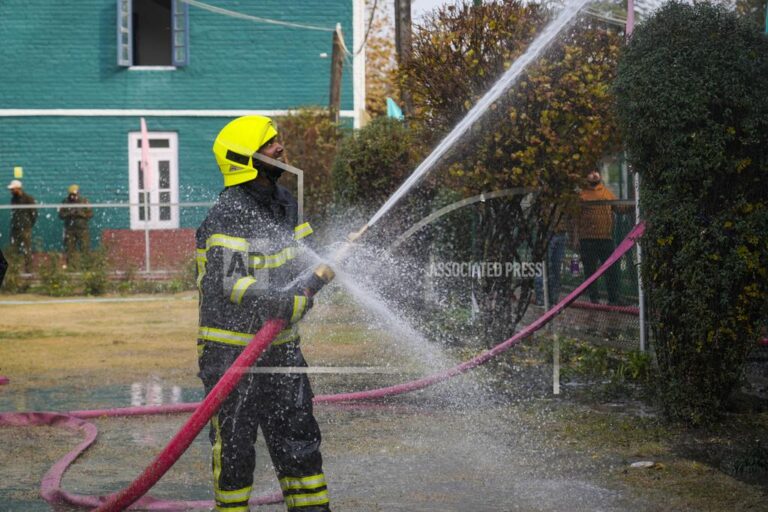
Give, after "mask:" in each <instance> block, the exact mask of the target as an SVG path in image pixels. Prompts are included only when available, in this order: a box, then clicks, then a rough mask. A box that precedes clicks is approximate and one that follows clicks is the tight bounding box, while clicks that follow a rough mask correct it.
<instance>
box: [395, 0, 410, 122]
mask: <svg viewBox="0 0 768 512" xmlns="http://www.w3.org/2000/svg"><path fill="white" fill-rule="evenodd" d="M395 50H396V51H397V62H398V64H399V65H400V67H401V68H403V67H405V66H406V65H407V64H408V62H409V61H410V60H411V0H395ZM400 99H401V100H402V103H403V112H404V113H405V115H406V116H408V115H409V114H410V113H411V112H413V101H412V100H411V93H410V91H409V90H408V84H407V83H405V84H403V85H402V86H401V89H400Z"/></svg>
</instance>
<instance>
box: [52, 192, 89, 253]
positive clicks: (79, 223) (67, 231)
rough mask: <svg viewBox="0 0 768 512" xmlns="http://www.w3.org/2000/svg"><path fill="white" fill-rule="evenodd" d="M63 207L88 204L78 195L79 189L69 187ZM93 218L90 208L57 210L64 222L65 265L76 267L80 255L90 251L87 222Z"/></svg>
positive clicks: (86, 200)
mask: <svg viewBox="0 0 768 512" xmlns="http://www.w3.org/2000/svg"><path fill="white" fill-rule="evenodd" d="M62 204H63V205H71V204H88V199H86V198H85V197H83V196H81V195H80V187H79V186H77V185H70V186H69V189H67V197H65V198H64V201H62ZM91 217H93V210H92V209H91V208H68V207H66V206H62V207H61V208H59V218H60V219H61V220H63V221H64V252H65V254H66V257H67V265H69V266H71V267H75V268H76V267H77V266H78V264H79V261H80V255H84V256H87V255H88V253H89V251H90V249H91V236H90V232H89V230H88V221H89V220H90V219H91Z"/></svg>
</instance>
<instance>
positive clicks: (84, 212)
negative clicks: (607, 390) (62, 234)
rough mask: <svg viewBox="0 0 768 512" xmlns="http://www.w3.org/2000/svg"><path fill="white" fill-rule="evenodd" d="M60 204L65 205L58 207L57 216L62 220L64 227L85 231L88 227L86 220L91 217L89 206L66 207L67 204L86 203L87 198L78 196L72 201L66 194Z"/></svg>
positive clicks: (91, 211)
mask: <svg viewBox="0 0 768 512" xmlns="http://www.w3.org/2000/svg"><path fill="white" fill-rule="evenodd" d="M61 204H62V205H65V206H62V207H61V208H60V209H59V218H60V219H62V220H63V221H64V229H67V230H70V229H71V230H75V231H85V230H86V229H88V220H89V219H90V218H91V217H93V210H92V209H91V208H67V207H66V205H68V204H88V199H86V198H84V197H83V196H78V197H77V199H75V200H74V201H73V200H72V199H71V196H67V197H65V198H64V201H62V203H61Z"/></svg>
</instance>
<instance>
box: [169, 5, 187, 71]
mask: <svg viewBox="0 0 768 512" xmlns="http://www.w3.org/2000/svg"><path fill="white" fill-rule="evenodd" d="M171 23H172V24H173V27H172V28H173V29H172V30H171V37H172V38H173V40H172V41H171V47H172V48H173V65H174V66H176V67H182V66H186V65H187V64H189V4H187V3H186V2H183V1H182V0H171Z"/></svg>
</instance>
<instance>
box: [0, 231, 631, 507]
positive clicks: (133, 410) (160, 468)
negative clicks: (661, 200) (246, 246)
mask: <svg viewBox="0 0 768 512" xmlns="http://www.w3.org/2000/svg"><path fill="white" fill-rule="evenodd" d="M644 229H645V226H644V224H638V225H637V226H635V228H634V229H633V230H632V231H631V232H630V233H629V234H628V235H627V237H626V238H625V239H624V240H623V241H622V242H621V244H620V245H619V246H618V247H617V248H616V250H615V251H614V252H613V254H611V256H610V257H609V258H608V259H607V260H606V261H605V262H604V263H603V264H602V265H601V266H600V268H599V269H598V270H597V272H595V273H594V274H593V275H591V276H590V277H589V278H587V279H586V280H585V281H584V282H583V283H582V284H581V285H579V286H578V287H577V288H576V289H575V290H574V291H572V292H571V293H570V294H568V296H567V297H565V298H564V299H563V300H562V301H560V302H559V303H558V304H557V305H556V306H555V307H553V308H552V309H550V310H549V311H547V312H546V313H545V314H544V315H542V316H541V317H539V318H538V319H537V320H536V321H534V322H533V323H532V324H531V325H529V326H528V327H526V328H525V329H523V330H522V331H520V332H518V333H517V334H515V335H514V336H512V337H511V338H509V339H508V340H506V341H504V342H502V343H501V344H499V345H496V346H495V347H493V348H492V349H490V350H487V351H485V352H483V353H481V354H479V355H478V356H476V357H474V358H472V359H470V360H468V361H465V362H464V363H461V364H459V365H457V366H455V367H453V368H449V369H447V370H444V371H442V372H439V373H436V374H433V375H430V376H427V377H423V378H421V379H417V380H414V381H411V382H405V383H402V384H398V385H394V386H389V387H385V388H379V389H372V390H368V391H360V392H354V393H339V394H336V395H319V396H317V397H315V399H314V402H315V403H334V402H343V401H351V400H368V399H373V398H381V397H386V396H393V395H398V394H403V393H407V392H410V391H415V390H419V389H423V388H425V387H427V386H430V385H432V384H435V383H438V382H441V381H444V380H447V379H449V378H451V377H453V376H456V375H458V374H461V373H464V372H466V371H468V370H470V369H472V368H475V367H477V366H480V365H482V364H484V363H486V362H487V361H489V360H490V359H491V358H493V357H495V356H496V355H498V354H500V353H502V352H504V351H505V350H507V349H509V348H511V347H512V346H514V345H516V344H518V343H519V342H520V341H522V340H523V339H525V338H527V337H528V336H530V335H531V334H533V333H534V332H536V331H537V330H539V329H540V328H541V327H542V326H544V325H545V324H546V323H547V322H549V321H550V320H551V319H552V318H554V317H555V316H557V315H558V314H559V313H561V312H562V311H563V309H565V308H566V307H567V306H568V305H569V304H571V303H572V302H573V301H575V300H576V298H578V297H579V296H580V295H581V294H582V293H583V292H584V291H585V290H586V289H587V287H589V286H590V285H591V284H592V283H593V282H595V281H596V280H597V279H598V278H599V277H600V276H601V275H602V274H603V273H604V272H605V271H606V270H607V269H608V267H610V266H611V265H613V264H614V263H615V262H616V261H617V260H618V259H619V258H621V257H622V256H623V255H624V254H625V253H626V252H627V251H629V250H630V249H631V248H632V247H633V246H634V244H635V241H636V240H637V239H638V238H639V237H640V236H642V234H643V231H644ZM284 327H285V322H284V321H283V320H270V321H268V322H267V323H266V324H265V325H264V327H262V329H261V330H260V331H259V332H258V333H256V335H255V336H254V338H253V340H252V341H251V342H250V343H249V344H248V346H247V347H246V348H245V350H244V351H243V353H242V354H240V356H239V357H238V358H237V359H236V360H235V362H234V363H233V364H232V367H231V368H230V369H229V370H227V372H226V373H225V374H224V376H223V377H222V378H221V380H220V381H219V382H218V384H217V385H216V386H215V387H214V389H213V390H212V391H211V393H209V395H208V396H207V397H206V398H205V400H203V402H201V403H199V404H177V405H170V406H156V407H128V408H117V409H101V410H85V411H72V412H70V413H68V414H56V413H5V414H0V425H22V424H26V425H31V424H61V425H62V426H65V427H67V428H72V429H79V430H82V431H84V432H85V433H86V436H87V439H86V440H85V441H83V442H82V443H81V444H80V445H78V446H77V447H76V448H75V449H74V450H72V451H71V452H70V453H68V454H67V455H66V456H65V457H63V458H62V459H61V460H59V461H58V462H57V463H56V464H55V465H54V466H53V467H52V468H51V469H50V470H49V471H48V473H47V474H46V476H45V478H44V479H43V482H42V484H41V495H42V497H43V498H44V499H45V500H46V501H48V502H49V503H57V502H62V501H63V502H66V503H69V504H72V505H76V506H80V507H89V508H90V507H98V508H97V509H96V511H97V512H100V511H118V510H124V509H126V508H128V507H129V506H131V504H134V503H136V505H137V506H139V507H141V508H142V509H144V510H157V511H178V510H185V509H189V508H200V507H209V506H210V505H211V504H210V502H205V501H164V500H160V499H157V498H152V497H149V496H147V497H144V498H142V496H144V494H146V492H147V491H148V490H149V489H150V488H151V487H152V486H153V485H154V484H155V483H156V482H157V481H158V480H159V479H160V478H161V477H162V476H163V474H164V473H165V472H166V471H168V469H170V467H171V466H172V465H173V464H174V463H175V462H176V460H178V458H179V457H180V456H181V455H182V454H183V453H184V451H185V450H186V449H187V448H188V447H189V445H190V444H191V443H192V441H193V440H194V438H195V437H196V436H197V434H198V433H199V432H200V430H201V429H202V428H203V426H204V425H205V424H206V423H207V422H208V420H209V419H210V417H211V416H212V415H213V413H214V412H215V411H216V409H217V408H218V407H219V405H220V404H221V402H222V401H223V400H224V399H225V398H226V396H227V395H228V394H229V392H230V391H231V390H232V389H233V388H234V387H235V386H236V385H237V382H238V381H239V380H240V378H241V377H242V375H243V373H244V372H243V369H245V368H248V367H250V366H251V365H252V364H253V363H254V361H256V359H258V357H259V355H260V354H261V353H262V352H263V351H264V350H265V349H266V347H267V346H269V344H270V343H271V342H272V340H273V339H274V337H275V336H276V335H277V334H278V333H279V332H280V331H281V330H282V329H283V328H284ZM190 410H194V412H193V414H192V416H191V417H190V418H189V419H188V420H187V422H186V423H185V424H184V426H183V427H182V428H181V429H180V430H179V432H178V433H177V434H176V436H174V438H173V439H172V440H171V441H170V443H169V444H168V445H167V446H166V448H165V449H164V450H163V451H162V452H161V453H160V454H159V455H158V456H157V457H156V458H155V459H154V460H153V461H152V463H150V465H149V466H148V467H147V468H146V469H145V470H144V471H143V472H142V473H141V475H139V477H138V478H136V480H134V482H133V483H131V484H130V485H129V486H128V487H127V488H125V489H124V490H122V491H120V492H118V493H116V494H113V495H110V496H108V497H106V498H103V497H94V496H78V495H73V494H70V493H67V492H66V491H63V490H62V489H61V488H60V484H61V478H62V476H63V473H64V472H65V471H66V469H67V467H68V466H69V465H70V464H71V463H73V462H74V460H75V459H76V458H77V457H78V456H79V455H80V454H81V453H83V451H85V450H86V449H87V448H88V447H89V446H90V444H91V443H92V442H93V440H94V439H95V435H96V434H95V428H96V427H95V426H93V425H92V424H90V423H86V422H84V421H82V420H83V419H85V418H94V417H104V416H109V417H117V416H136V415H145V414H158V413H168V412H188V411H190ZM140 498H141V499H140ZM281 499H282V495H281V494H280V493H279V492H277V493H271V494H268V495H264V496H260V497H256V498H253V499H251V501H250V503H251V504H266V503H276V502H279V501H280V500H281ZM137 500H138V502H137Z"/></svg>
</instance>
